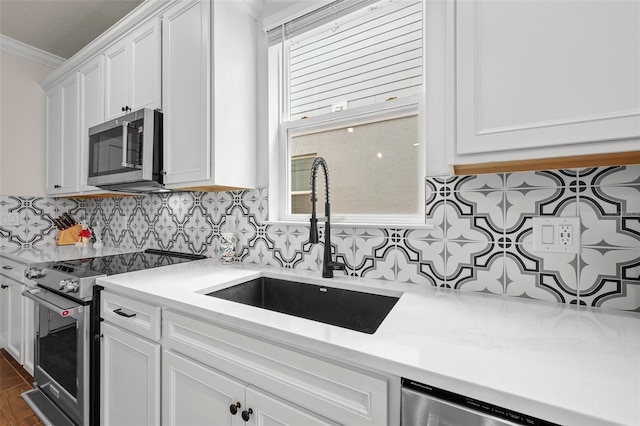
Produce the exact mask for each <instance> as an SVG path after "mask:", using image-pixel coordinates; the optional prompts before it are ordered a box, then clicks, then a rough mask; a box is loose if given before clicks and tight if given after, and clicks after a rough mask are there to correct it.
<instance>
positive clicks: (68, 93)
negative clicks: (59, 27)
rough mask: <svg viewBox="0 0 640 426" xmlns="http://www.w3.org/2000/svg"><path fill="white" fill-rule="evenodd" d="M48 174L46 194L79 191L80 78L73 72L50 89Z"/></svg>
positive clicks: (47, 125) (48, 92)
mask: <svg viewBox="0 0 640 426" xmlns="http://www.w3.org/2000/svg"><path fill="white" fill-rule="evenodd" d="M45 103H46V115H47V119H46V130H45V133H46V146H45V158H46V166H45V167H46V172H45V192H46V193H47V195H62V194H72V193H76V192H78V160H79V156H78V77H77V73H75V72H73V73H71V74H70V75H69V76H68V77H67V78H66V79H65V80H63V81H62V82H61V83H60V84H58V85H56V86H55V87H53V88H50V89H49V90H47V92H46V95H45Z"/></svg>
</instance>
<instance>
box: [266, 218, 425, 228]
mask: <svg viewBox="0 0 640 426" xmlns="http://www.w3.org/2000/svg"><path fill="white" fill-rule="evenodd" d="M264 223H266V224H267V225H280V226H282V225H284V226H309V221H308V220H306V221H299V220H267V221H265V222H264ZM318 226H319V227H323V226H324V222H318ZM331 227H332V228H376V229H379V228H393V229H396V228H401V229H426V230H431V229H435V228H436V226H435V225H434V224H433V223H369V222H331Z"/></svg>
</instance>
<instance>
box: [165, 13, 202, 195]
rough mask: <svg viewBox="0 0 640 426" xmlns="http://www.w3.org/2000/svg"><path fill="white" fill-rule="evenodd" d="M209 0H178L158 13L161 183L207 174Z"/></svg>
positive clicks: (178, 182) (186, 179) (196, 177)
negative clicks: (160, 36) (160, 37)
mask: <svg viewBox="0 0 640 426" xmlns="http://www.w3.org/2000/svg"><path fill="white" fill-rule="evenodd" d="M209 18H210V2H207V1H205V2H202V1H189V2H183V3H178V4H176V5H175V6H174V7H172V8H171V9H169V10H168V11H167V12H166V13H165V14H164V15H163V17H162V27H163V32H162V65H163V80H162V83H163V84H162V92H163V98H164V109H163V113H164V128H163V132H164V165H165V171H166V175H165V183H168V184H180V183H183V182H192V181H206V180H208V179H210V178H211V172H210V168H211V167H210V162H211V160H210V159H211V144H210V135H211V134H210V131H209V129H210V126H209V115H210V112H211V108H210V102H211V90H210V84H209V76H210V74H211V73H210V69H211V66H210V48H209V46H210V32H209V30H210V19H209Z"/></svg>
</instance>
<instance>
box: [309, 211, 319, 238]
mask: <svg viewBox="0 0 640 426" xmlns="http://www.w3.org/2000/svg"><path fill="white" fill-rule="evenodd" d="M318 241H319V238H318V219H316V215H315V213H314V214H312V215H311V228H310V230H309V242H310V243H311V244H317V243H318Z"/></svg>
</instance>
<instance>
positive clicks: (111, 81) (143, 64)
mask: <svg viewBox="0 0 640 426" xmlns="http://www.w3.org/2000/svg"><path fill="white" fill-rule="evenodd" d="M159 22H160V21H159V19H152V20H151V21H149V22H148V23H146V24H144V25H142V26H141V27H140V28H139V29H137V30H136V31H134V32H133V33H132V34H130V35H128V36H127V37H126V38H125V39H123V40H122V41H120V42H118V43H116V44H114V45H113V46H111V47H110V48H109V49H107V50H106V51H105V54H104V61H105V108H106V119H107V120H111V119H112V118H115V117H119V116H121V115H123V114H125V113H126V112H127V111H126V109H127V108H129V112H130V111H134V110H137V109H139V108H151V109H155V108H160V107H161V104H160V99H161V95H160V89H161V88H160V75H161V69H160V41H161V39H160V23H159Z"/></svg>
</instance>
